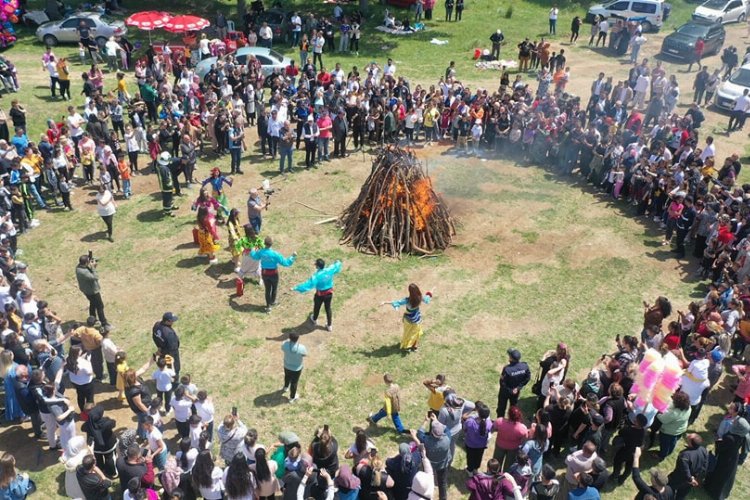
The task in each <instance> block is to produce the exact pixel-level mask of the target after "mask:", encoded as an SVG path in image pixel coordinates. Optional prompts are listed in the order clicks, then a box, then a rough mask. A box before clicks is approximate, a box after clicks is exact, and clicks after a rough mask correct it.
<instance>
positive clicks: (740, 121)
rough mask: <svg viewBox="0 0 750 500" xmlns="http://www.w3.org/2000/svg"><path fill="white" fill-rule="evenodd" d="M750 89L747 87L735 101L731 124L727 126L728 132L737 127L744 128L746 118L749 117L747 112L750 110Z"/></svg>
mask: <svg viewBox="0 0 750 500" xmlns="http://www.w3.org/2000/svg"><path fill="white" fill-rule="evenodd" d="M748 93H750V89H745V90H744V91H743V92H742V95H741V96H739V97H738V98H737V100H736V101H734V108H733V109H732V114H731V115H729V124H728V126H727V133H729V132H733V131H734V130H735V129H736V128H739V129H740V130H742V127H744V126H745V118H747V112H748V111H750V96H748Z"/></svg>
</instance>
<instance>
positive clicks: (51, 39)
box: [42, 35, 57, 47]
mask: <svg viewBox="0 0 750 500" xmlns="http://www.w3.org/2000/svg"><path fill="white" fill-rule="evenodd" d="M42 41H43V42H44V45H46V46H47V47H54V46H55V45H57V37H55V35H44V36H43V37H42Z"/></svg>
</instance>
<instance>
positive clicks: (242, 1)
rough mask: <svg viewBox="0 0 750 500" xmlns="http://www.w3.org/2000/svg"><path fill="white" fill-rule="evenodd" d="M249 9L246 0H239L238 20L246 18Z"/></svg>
mask: <svg viewBox="0 0 750 500" xmlns="http://www.w3.org/2000/svg"><path fill="white" fill-rule="evenodd" d="M246 11H247V4H246V3H245V0H237V17H238V18H239V19H238V21H239V22H242V20H243V19H245V12H246Z"/></svg>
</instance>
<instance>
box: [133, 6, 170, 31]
mask: <svg viewBox="0 0 750 500" xmlns="http://www.w3.org/2000/svg"><path fill="white" fill-rule="evenodd" d="M171 18H172V16H170V15H169V14H167V13H166V12H158V11H155V10H148V11H144V12H136V13H135V14H133V15H132V16H130V17H128V18H127V19H125V24H127V25H128V26H133V27H136V28H138V29H139V30H143V31H151V30H155V29H157V28H162V27H164V25H165V24H167V22H169V20H170V19H171Z"/></svg>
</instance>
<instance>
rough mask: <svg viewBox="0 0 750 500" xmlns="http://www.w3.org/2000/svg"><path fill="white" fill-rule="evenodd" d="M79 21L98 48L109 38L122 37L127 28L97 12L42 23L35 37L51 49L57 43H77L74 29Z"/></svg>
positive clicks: (116, 20) (120, 22)
mask: <svg viewBox="0 0 750 500" xmlns="http://www.w3.org/2000/svg"><path fill="white" fill-rule="evenodd" d="M81 21H83V22H84V23H86V24H87V25H88V27H89V29H90V30H91V36H92V37H93V38H94V40H96V43H97V44H99V46H100V47H102V46H104V44H105V43H107V39H109V37H111V36H122V35H125V34H126V33H127V32H128V27H127V26H125V23H124V22H123V21H121V20H119V19H115V18H113V17H110V16H108V15H106V14H99V13H98V12H81V13H78V14H75V15H73V16H71V17H68V18H65V19H62V20H60V21H50V22H48V23H44V24H42V25H41V26H39V27H38V28H37V29H36V37H37V38H38V39H39V41H40V42H44V44H45V45H48V46H50V47H53V46H55V45H57V44H58V43H78V40H79V37H78V32H77V31H76V28H78V26H79V25H80V23H81Z"/></svg>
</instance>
